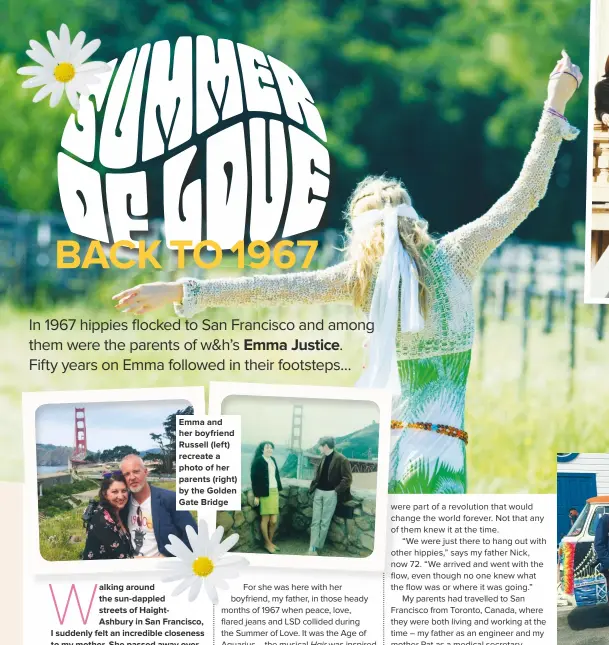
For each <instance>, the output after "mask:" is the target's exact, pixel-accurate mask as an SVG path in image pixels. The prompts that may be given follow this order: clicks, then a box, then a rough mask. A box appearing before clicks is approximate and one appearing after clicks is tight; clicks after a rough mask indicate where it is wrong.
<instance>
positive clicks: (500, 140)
mask: <svg viewBox="0 0 609 645" xmlns="http://www.w3.org/2000/svg"><path fill="white" fill-rule="evenodd" d="M69 4H70V12H69V16H68V18H69V26H70V28H71V30H72V31H73V32H74V33H75V31H76V30H77V29H78V27H80V26H83V28H84V29H85V30H86V32H87V38H94V37H99V38H101V39H102V47H101V49H100V50H99V58H101V59H105V60H108V59H111V58H114V57H117V56H119V57H120V56H122V54H124V53H125V52H126V51H127V50H129V49H131V48H133V47H136V46H140V45H142V44H144V43H146V42H152V41H155V40H160V39H169V40H175V39H176V38H178V37H179V36H182V35H197V34H207V35H210V36H212V37H214V38H220V37H221V38H228V39H231V40H235V41H239V42H246V43H247V44H250V45H252V46H254V47H257V48H259V49H261V50H262V51H264V52H265V53H267V54H271V55H273V56H275V57H277V58H279V59H280V60H282V61H284V62H285V63H286V64H288V65H290V66H291V67H293V68H294V69H295V70H296V71H297V72H298V74H299V75H300V76H301V77H302V78H303V80H304V81H305V83H306V84H307V86H308V87H309V89H310V91H311V93H312V95H313V97H314V99H315V101H316V104H317V106H318V107H319V110H320V112H321V114H322V118H323V119H324V123H325V125H326V131H327V133H328V142H327V145H328V148H329V150H330V153H331V157H332V189H331V195H330V199H329V204H328V208H327V210H326V216H325V219H324V223H325V224H326V225H331V226H335V227H339V226H342V222H341V211H342V209H343V206H344V203H345V202H346V200H347V198H348V196H349V193H350V192H351V190H352V189H353V187H354V186H355V184H356V182H357V181H359V180H360V179H362V178H363V177H364V176H365V175H366V174H369V173H374V174H377V173H382V172H387V173H389V174H390V175H394V176H397V177H401V178H402V179H403V180H404V181H405V183H406V185H407V187H408V188H409V190H410V191H411V193H412V196H413V199H414V201H415V205H416V207H417V209H418V210H419V211H420V212H421V214H422V215H423V216H425V217H426V218H427V219H428V220H429V221H430V224H431V227H432V229H434V230H436V231H438V232H445V231H447V230H449V229H452V228H455V227H456V226H458V225H460V224H462V223H464V222H466V221H469V220H471V219H472V218H474V217H476V216H477V215H479V214H481V213H482V212H484V211H485V210H486V209H487V208H488V207H490V206H491V204H492V203H493V202H494V201H495V200H496V199H497V198H498V197H499V196H500V195H501V194H502V193H503V192H504V191H505V190H507V189H508V188H509V187H510V186H511V185H512V183H513V182H514V180H515V179H516V176H517V173H518V171H519V168H520V166H521V165H522V161H523V157H524V154H525V153H526V151H527V149H528V147H529V145H530V143H531V141H532V138H533V135H534V131H535V128H536V123H537V120H538V118H539V113H540V111H541V107H542V103H543V100H544V97H545V91H546V85H547V78H548V74H549V72H550V71H551V70H552V68H553V67H554V64H555V61H556V60H557V59H558V58H559V57H560V51H561V49H562V47H566V48H567V50H568V51H569V53H570V54H571V56H572V58H573V60H574V61H575V62H577V63H578V64H579V65H580V66H581V67H582V71H583V72H584V74H585V75H587V61H588V37H589V3H587V2H579V0H556V1H555V2H552V3H549V2H547V0H529V2H527V3H522V2H518V1H517V0H492V1H489V0H485V1H484V2H483V1H481V0H357V2H356V1H355V0H349V1H347V2H345V1H338V0H290V2H283V1H281V0H261V1H257V0H228V1H227V2H223V3H222V4H221V5H220V4H218V3H214V2H212V1H211V0H190V1H182V2H171V3H168V2H166V1H165V0H131V1H130V2H129V3H125V2H121V1H120V0H105V1H104V2H102V3H99V2H94V1H93V0H70V3H69ZM8 8H9V13H10V14H11V16H10V19H8V20H7V21H5V23H4V24H1V25H0V44H1V45H3V46H4V47H3V51H6V52H15V53H16V54H17V56H18V61H19V64H22V63H23V62H25V61H24V60H23V59H24V54H23V52H24V50H25V48H26V46H27V41H28V40H29V39H30V38H37V39H39V40H41V42H42V41H44V34H43V31H44V29H47V28H53V29H54V30H57V29H58V27H59V25H60V24H61V22H62V21H63V20H65V16H66V11H65V9H66V7H65V4H64V5H54V4H52V3H51V2H49V0H33V2H32V3H29V4H28V11H23V10H22V9H21V8H20V5H17V4H16V0H9V1H8ZM1 60H2V67H1V68H0V82H1V83H2V87H3V90H4V91H3V92H2V93H0V114H2V115H4V116H5V118H4V119H2V121H3V123H2V125H0V137H1V139H0V140H2V150H1V151H0V162H1V167H2V169H3V171H2V175H0V202H2V203H9V204H10V203H12V204H15V205H17V206H19V207H22V208H33V209H44V208H48V207H49V206H53V207H55V208H57V207H58V206H59V202H58V196H57V190H56V181H55V180H54V179H53V177H54V170H55V155H56V152H57V149H58V145H59V139H60V136H61V129H62V128H61V123H60V122H61V121H63V120H64V119H65V116H66V114H67V112H66V111H65V110H67V108H65V104H64V108H63V109H64V112H63V113H61V112H59V111H58V110H55V111H53V110H49V109H48V106H47V105H42V106H41V105H36V106H33V105H32V104H31V103H30V101H31V95H30V93H28V92H25V91H23V90H21V89H20V88H19V85H20V80H22V79H16V80H15V79H14V78H13V76H12V73H14V69H15V67H16V66H18V65H16V63H15V62H14V61H13V59H12V58H11V57H10V56H8V55H6V54H5V55H4V56H3V57H2V59H1ZM7 61H8V62H7ZM11 70H12V71H11ZM11 79H12V80H11ZM586 87H587V84H586V82H585V83H584V86H583V87H582V88H581V89H580V91H579V93H578V95H577V97H576V98H575V99H574V100H573V101H572V104H570V105H569V113H568V116H569V118H570V119H571V121H572V122H573V123H575V124H577V125H579V126H580V127H582V128H585V123H586V115H587V111H586V99H587V97H586ZM7 90H8V91H7ZM43 110H44V113H43ZM34 114H36V117H34V116H33V115H34ZM6 115H10V116H9V118H6ZM585 173H586V142H585V137H580V140H579V141H577V142H576V143H574V144H570V145H568V146H564V147H563V149H562V151H561V154H560V157H559V160H558V163H557V166H556V169H555V172H554V175H553V179H552V189H551V190H550V192H549V195H548V197H547V198H546V199H545V200H544V202H543V203H542V206H541V208H540V210H539V212H537V213H535V216H534V217H532V218H530V219H529V220H528V221H527V222H526V223H525V224H524V225H523V227H522V228H521V229H519V231H518V235H519V236H527V237H531V238H536V239H538V240H546V241H566V240H570V239H571V236H572V225H573V222H574V221H576V220H578V219H582V217H583V212H584V199H585ZM151 203H152V204H154V201H153V202H151Z"/></svg>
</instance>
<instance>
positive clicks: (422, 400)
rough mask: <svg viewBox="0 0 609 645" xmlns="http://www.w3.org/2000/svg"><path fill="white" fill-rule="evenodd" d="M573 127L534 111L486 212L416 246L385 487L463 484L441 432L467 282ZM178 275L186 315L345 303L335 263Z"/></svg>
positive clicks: (460, 396)
mask: <svg viewBox="0 0 609 645" xmlns="http://www.w3.org/2000/svg"><path fill="white" fill-rule="evenodd" d="M577 135H578V131H577V130H576V129H575V128H573V127H572V126H570V125H569V124H568V123H567V122H566V121H565V120H563V119H561V118H560V117H557V116H554V115H552V114H549V113H548V112H544V113H543V115H542V117H541V121H540V124H539V128H538V130H537V134H536V136H535V140H534V142H533V145H532V146H531V150H530V151H529V154H528V155H527V157H526V160H525V162H524V166H523V169H522V171H521V173H520V176H519V177H518V179H517V181H516V183H515V184H514V185H513V186H512V188H511V189H510V191H509V192H508V193H506V194H505V195H504V196H503V197H502V198H501V199H500V200H499V201H498V202H497V203H496V204H495V205H494V206H493V207H492V208H491V209H490V210H489V211H488V212H487V213H485V214H484V215H482V216H481V217H479V218H478V219H476V220H474V221H472V222H470V223H469V224H466V225H465V226H462V227H461V228H459V229H457V230H455V231H453V232H452V233H449V234H447V235H445V236H444V237H443V238H442V239H441V240H440V241H439V242H438V243H437V244H436V245H434V246H433V247H430V248H429V249H427V250H426V252H425V256H426V262H427V267H428V271H427V276H426V278H425V280H426V286H427V287H428V289H429V295H430V314H429V315H428V316H427V319H426V321H425V327H424V329H423V330H422V331H421V332H419V333H414V334H400V333H398V336H397V338H396V347H397V355H398V367H399V373H400V380H401V389H402V398H401V402H400V405H399V409H397V410H395V411H394V419H395V420H396V422H397V423H395V424H394V425H395V426H402V427H399V428H397V429H394V430H392V435H393V437H392V438H393V447H392V454H391V472H390V477H389V479H390V484H389V490H390V492H394V493H463V492H465V490H466V460H465V446H466V444H465V441H464V440H463V436H462V437H461V438H458V437H455V436H449V434H450V432H454V431H455V430H461V431H463V430H464V410H465V390H466V384H467V376H468V372H469V365H470V356H471V348H472V344H473V340H474V308H473V301H472V285H473V282H474V279H475V278H476V275H477V274H478V272H479V270H480V268H481V267H482V265H483V263H484V262H485V260H486V259H487V258H488V257H489V255H490V254H491V253H492V252H493V250H494V249H496V248H497V247H498V246H499V245H500V244H501V243H502V242H503V241H504V240H505V239H506V238H507V237H508V236H509V235H510V234H511V233H512V232H513V230H514V229H515V228H516V227H517V226H518V225H519V224H520V223H521V222H522V221H523V220H524V219H525V217H526V216H527V215H528V214H529V213H530V212H531V211H532V210H533V209H534V208H536V207H537V204H538V203H539V200H540V199H541V198H542V197H543V196H544V194H545V192H546V190H547V186H548V182H549V179H550V174H551V172H552V168H553V166H554V162H555V159H556V155H557V153H558V149H559V147H560V143H561V141H562V139H574V138H575V137H576V136H577ZM181 282H182V283H183V288H184V297H183V301H182V303H181V304H176V307H175V308H176V313H177V314H178V315H180V316H186V317H189V316H192V315H193V314H195V313H196V312H199V311H201V310H202V309H205V308H207V307H223V306H231V307H232V306H236V305H261V306H262V305H264V306H268V305H288V304H291V303H311V304H313V303H327V302H333V301H349V300H351V299H352V289H353V272H352V270H351V266H350V265H349V264H348V263H347V262H343V263H341V264H338V265H336V266H333V267H330V268H328V269H324V270H321V271H310V272H303V273H291V274H286V275H273V276H267V275H263V276H253V277H244V278H236V279H213V280H195V279H192V278H184V279H182V280H181ZM370 293H372V289H370ZM409 424H411V425H418V426H420V427H418V428H417V427H409ZM381 431H389V429H386V430H385V429H381ZM462 434H463V435H464V433H462ZM465 437H466V435H465Z"/></svg>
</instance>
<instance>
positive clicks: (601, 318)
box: [595, 305, 607, 340]
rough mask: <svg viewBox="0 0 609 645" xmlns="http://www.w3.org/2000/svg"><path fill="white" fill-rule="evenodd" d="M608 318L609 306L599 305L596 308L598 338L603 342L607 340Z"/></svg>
mask: <svg viewBox="0 0 609 645" xmlns="http://www.w3.org/2000/svg"><path fill="white" fill-rule="evenodd" d="M606 317H607V306H606V305H598V307H597V308H596V325H595V327H596V338H597V340H603V339H604V338H605V318H606Z"/></svg>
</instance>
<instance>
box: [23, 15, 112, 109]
mask: <svg viewBox="0 0 609 645" xmlns="http://www.w3.org/2000/svg"><path fill="white" fill-rule="evenodd" d="M47 38H48V39H49V45H50V47H51V52H49V51H48V50H47V49H46V48H45V47H43V46H42V45H41V44H40V43H39V42H36V41H35V40H30V47H31V49H28V51H27V52H26V54H27V55H28V56H29V57H30V58H31V59H32V60H33V61H35V62H36V63H38V64H39V67H20V68H19V69H18V70H17V74H22V75H24V76H31V77H32V78H29V79H28V80H27V81H25V82H24V83H23V85H22V87H25V88H29V87H40V89H39V90H38V92H37V93H36V94H35V95H34V103H38V101H41V100H42V99H43V98H45V97H46V96H48V95H49V94H50V95H51V100H50V103H51V107H55V106H56V105H57V104H58V103H59V101H60V99H61V97H62V96H63V91H64V89H65V91H66V95H67V97H68V101H70V105H71V106H72V107H73V108H74V109H75V110H78V108H79V101H78V95H79V94H85V95H88V93H89V85H94V84H95V83H99V78H98V75H99V74H103V73H104V72H109V71H110V69H111V68H110V66H109V65H106V63H102V62H88V63H85V61H86V60H87V58H89V56H91V55H92V54H93V53H94V52H95V51H97V49H98V47H99V46H100V45H101V40H99V39H98V40H92V41H91V42H90V43H88V44H87V45H85V32H84V31H81V32H79V33H78V34H77V35H76V37H75V38H74V40H73V41H70V30H69V29H68V27H67V26H66V25H61V28H60V29H59V37H57V35H56V34H54V33H53V32H52V31H47Z"/></svg>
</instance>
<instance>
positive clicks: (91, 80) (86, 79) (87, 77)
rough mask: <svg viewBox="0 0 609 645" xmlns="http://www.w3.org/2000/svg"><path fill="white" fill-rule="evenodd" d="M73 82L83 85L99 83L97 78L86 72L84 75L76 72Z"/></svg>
mask: <svg viewBox="0 0 609 645" xmlns="http://www.w3.org/2000/svg"><path fill="white" fill-rule="evenodd" d="M74 80H75V81H78V82H79V83H82V84H83V85H96V84H97V83H101V81H100V79H99V77H98V76H96V75H95V74H92V73H89V72H86V73H85V74H79V73H78V72H76V75H75V76H74Z"/></svg>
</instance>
